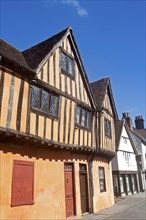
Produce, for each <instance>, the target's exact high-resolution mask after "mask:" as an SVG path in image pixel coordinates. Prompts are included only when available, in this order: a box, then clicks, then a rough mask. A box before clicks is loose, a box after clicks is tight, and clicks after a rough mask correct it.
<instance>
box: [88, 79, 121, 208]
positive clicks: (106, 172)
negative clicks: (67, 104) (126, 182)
mask: <svg viewBox="0 0 146 220" xmlns="http://www.w3.org/2000/svg"><path fill="white" fill-rule="evenodd" d="M90 86H91V89H92V92H93V96H94V99H95V102H96V107H97V109H98V111H97V112H96V117H97V136H98V140H97V146H98V161H100V162H101V164H100V165H98V163H99V162H97V163H96V160H94V162H93V165H94V167H97V166H99V178H100V194H99V195H98V196H96V197H95V201H96V204H101V205H102V204H105V203H107V204H108V203H110V204H113V203H114V201H113V186H112V167H111V160H112V158H113V157H114V156H115V149H116V146H115V120H117V119H118V114H117V110H116V106H115V101H114V97H113V93H112V87H111V83H110V78H109V77H105V78H102V79H100V80H98V81H95V82H93V83H91V84H90ZM95 169H96V168H95ZM96 195H97V194H96ZM102 199H103V200H102ZM101 200H102V203H101ZM96 207H97V208H98V206H97V205H96Z"/></svg>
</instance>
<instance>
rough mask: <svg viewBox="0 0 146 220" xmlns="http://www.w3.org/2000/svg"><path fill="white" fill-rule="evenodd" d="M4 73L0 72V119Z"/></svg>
mask: <svg viewBox="0 0 146 220" xmlns="http://www.w3.org/2000/svg"><path fill="white" fill-rule="evenodd" d="M4 78H5V77H4V71H3V70H2V72H1V79H0V119H1V106H2V98H3V87H4Z"/></svg>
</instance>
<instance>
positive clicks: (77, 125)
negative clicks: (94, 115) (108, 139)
mask: <svg viewBox="0 0 146 220" xmlns="http://www.w3.org/2000/svg"><path fill="white" fill-rule="evenodd" d="M75 128H80V129H83V130H86V131H90V132H91V131H92V129H91V128H86V127H84V126H82V125H79V124H75Z"/></svg>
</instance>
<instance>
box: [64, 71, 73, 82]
mask: <svg viewBox="0 0 146 220" xmlns="http://www.w3.org/2000/svg"><path fill="white" fill-rule="evenodd" d="M61 73H62V74H64V75H67V76H68V77H69V78H71V79H72V80H74V81H75V76H74V75H71V74H69V73H68V72H66V71H65V70H61Z"/></svg>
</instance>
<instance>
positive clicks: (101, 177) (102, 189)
mask: <svg viewBox="0 0 146 220" xmlns="http://www.w3.org/2000/svg"><path fill="white" fill-rule="evenodd" d="M98 172H99V187H100V192H105V191H106V185H105V173H104V167H99V168H98Z"/></svg>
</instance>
